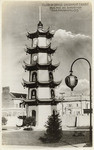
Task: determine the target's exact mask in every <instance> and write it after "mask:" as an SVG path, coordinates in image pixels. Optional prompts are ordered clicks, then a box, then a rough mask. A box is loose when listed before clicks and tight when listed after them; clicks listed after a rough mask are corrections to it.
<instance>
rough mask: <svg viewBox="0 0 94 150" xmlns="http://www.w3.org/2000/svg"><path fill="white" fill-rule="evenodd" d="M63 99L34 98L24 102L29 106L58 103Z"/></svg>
mask: <svg viewBox="0 0 94 150" xmlns="http://www.w3.org/2000/svg"><path fill="white" fill-rule="evenodd" d="M60 102H61V100H58V99H55V98H54V99H52V98H50V99H34V100H28V99H26V100H23V103H24V104H28V105H29V106H32V105H44V104H45V105H48V104H51V105H56V104H58V103H60Z"/></svg>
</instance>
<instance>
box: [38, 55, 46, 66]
mask: <svg viewBox="0 0 94 150" xmlns="http://www.w3.org/2000/svg"><path fill="white" fill-rule="evenodd" d="M47 56H48V55H47V53H39V54H38V63H39V64H41V65H44V64H47V63H48V59H47V58H48V57H47Z"/></svg>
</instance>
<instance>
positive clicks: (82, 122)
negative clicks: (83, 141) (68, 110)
mask: <svg viewBox="0 0 94 150" xmlns="http://www.w3.org/2000/svg"><path fill="white" fill-rule="evenodd" d="M89 125H90V116H87V115H83V116H82V115H79V116H77V117H76V116H75V115H63V116H62V126H70V127H71V126H72V127H75V126H77V127H80V126H89Z"/></svg>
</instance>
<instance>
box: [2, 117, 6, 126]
mask: <svg viewBox="0 0 94 150" xmlns="http://www.w3.org/2000/svg"><path fill="white" fill-rule="evenodd" d="M6 124H7V119H6V118H5V117H2V125H6Z"/></svg>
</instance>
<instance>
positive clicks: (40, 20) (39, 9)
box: [39, 6, 42, 22]
mask: <svg viewBox="0 0 94 150" xmlns="http://www.w3.org/2000/svg"><path fill="white" fill-rule="evenodd" d="M41 18H42V17H41V6H39V22H41Z"/></svg>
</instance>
